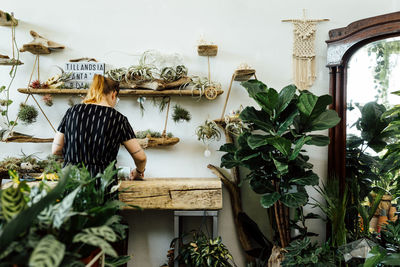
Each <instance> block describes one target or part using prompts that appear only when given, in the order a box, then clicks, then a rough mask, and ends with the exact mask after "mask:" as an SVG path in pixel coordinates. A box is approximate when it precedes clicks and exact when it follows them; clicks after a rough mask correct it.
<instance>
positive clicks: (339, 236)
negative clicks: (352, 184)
mask: <svg viewBox="0 0 400 267" xmlns="http://www.w3.org/2000/svg"><path fill="white" fill-rule="evenodd" d="M315 189H316V190H317V192H318V193H319V194H320V196H322V198H323V199H324V202H321V201H318V200H316V199H315V198H313V199H314V201H315V204H313V206H314V207H318V208H320V209H321V210H322V212H323V213H324V214H325V215H326V217H327V219H328V220H329V222H330V225H331V237H330V241H331V244H332V246H333V247H339V246H342V245H344V244H346V235H347V230H346V224H345V215H346V206H347V200H348V196H347V192H348V190H347V188H346V189H345V191H344V193H343V194H342V195H341V194H340V191H339V180H338V179H337V178H332V179H328V182H327V183H326V184H325V185H323V187H320V186H317V187H315Z"/></svg>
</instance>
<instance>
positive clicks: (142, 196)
mask: <svg viewBox="0 0 400 267" xmlns="http://www.w3.org/2000/svg"><path fill="white" fill-rule="evenodd" d="M119 190H120V195H119V196H120V200H121V201H123V202H125V203H127V204H130V205H136V206H140V207H141V208H143V209H157V210H219V209H222V185H221V181H220V180H219V179H217V178H151V179H145V180H143V181H122V183H121V186H120V188H119ZM128 208H129V207H128Z"/></svg>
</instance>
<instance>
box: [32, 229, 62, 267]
mask: <svg viewBox="0 0 400 267" xmlns="http://www.w3.org/2000/svg"><path fill="white" fill-rule="evenodd" d="M64 253H65V245H64V244H63V243H61V242H60V241H58V240H57V239H56V238H55V237H54V236H53V235H46V236H45V237H43V238H42V239H41V240H40V242H39V244H38V245H37V246H36V247H35V249H34V250H33V252H32V255H31V257H30V258H29V266H32V267H57V266H59V265H60V263H61V261H62V260H63V258H64Z"/></svg>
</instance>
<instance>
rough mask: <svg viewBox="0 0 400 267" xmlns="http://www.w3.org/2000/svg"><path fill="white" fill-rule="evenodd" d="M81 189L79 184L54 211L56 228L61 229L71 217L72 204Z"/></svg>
mask: <svg viewBox="0 0 400 267" xmlns="http://www.w3.org/2000/svg"><path fill="white" fill-rule="evenodd" d="M80 189H81V187H80V186H78V187H77V188H76V189H75V190H74V191H72V192H71V193H69V194H68V195H67V196H66V197H64V199H63V200H62V201H61V202H60V203H59V204H58V205H57V208H56V209H55V211H54V220H53V225H54V227H55V228H56V229H59V228H60V227H61V225H62V224H63V223H64V221H65V220H66V219H67V218H69V216H70V211H71V209H72V204H73V203H74V199H75V197H76V195H77V194H78V192H79V190H80Z"/></svg>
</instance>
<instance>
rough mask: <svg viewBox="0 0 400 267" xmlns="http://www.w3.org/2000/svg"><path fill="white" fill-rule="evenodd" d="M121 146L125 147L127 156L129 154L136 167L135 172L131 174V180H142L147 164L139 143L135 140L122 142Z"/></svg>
mask: <svg viewBox="0 0 400 267" xmlns="http://www.w3.org/2000/svg"><path fill="white" fill-rule="evenodd" d="M123 145H124V146H125V148H126V150H128V152H129V154H131V156H132V159H133V161H134V162H135V165H136V170H134V171H133V172H132V176H133V178H134V179H141V178H143V177H144V171H145V169H146V162H147V157H146V154H145V153H144V151H143V148H142V147H141V146H140V145H139V142H138V141H137V140H136V139H135V138H134V139H130V140H128V141H125V142H123Z"/></svg>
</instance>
